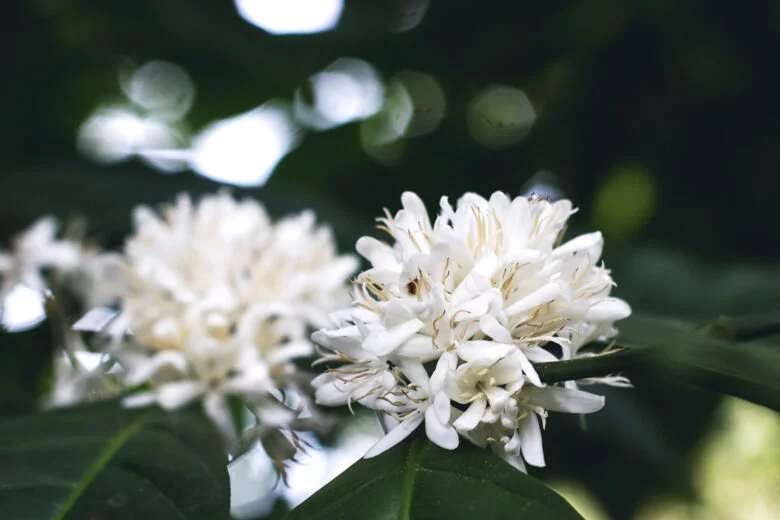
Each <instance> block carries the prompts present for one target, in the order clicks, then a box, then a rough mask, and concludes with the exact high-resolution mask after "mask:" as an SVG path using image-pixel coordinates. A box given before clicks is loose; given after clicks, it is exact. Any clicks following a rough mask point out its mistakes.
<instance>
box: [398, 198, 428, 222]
mask: <svg viewBox="0 0 780 520" xmlns="http://www.w3.org/2000/svg"><path fill="white" fill-rule="evenodd" d="M401 204H402V205H403V207H404V209H405V210H406V211H408V212H409V213H411V214H412V215H414V218H415V219H416V220H417V222H418V223H419V224H420V225H421V226H422V228H423V229H425V228H427V227H428V226H429V225H430V223H431V220H430V218H429V217H428V211H427V210H426V209H425V204H423V201H422V200H421V199H420V197H418V196H417V194H416V193H413V192H411V191H405V192H403V193H402V194H401Z"/></svg>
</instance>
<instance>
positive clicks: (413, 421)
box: [363, 412, 424, 459]
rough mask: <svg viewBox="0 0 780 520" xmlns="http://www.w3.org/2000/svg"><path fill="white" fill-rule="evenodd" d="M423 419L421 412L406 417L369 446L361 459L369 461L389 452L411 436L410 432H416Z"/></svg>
mask: <svg viewBox="0 0 780 520" xmlns="http://www.w3.org/2000/svg"><path fill="white" fill-rule="evenodd" d="M423 418H424V417H423V414H422V413H421V412H418V413H415V414H414V415H410V416H408V417H407V419H406V420H405V421H403V422H401V423H399V424H398V426H396V427H395V428H393V429H392V430H390V431H389V432H388V433H387V435H385V436H384V437H382V438H381V439H379V441H377V443H376V444H374V445H373V446H371V448H370V449H369V450H368V452H366V454H365V455H363V457H364V458H366V459H370V458H371V457H376V456H377V455H379V454H381V453H384V452H385V451H387V450H389V449H390V448H392V447H393V446H395V445H396V444H398V443H399V442H401V441H402V440H404V439H405V438H407V437H408V436H409V435H411V434H412V432H413V431H414V430H416V429H417V427H418V426H420V424H422V422H423Z"/></svg>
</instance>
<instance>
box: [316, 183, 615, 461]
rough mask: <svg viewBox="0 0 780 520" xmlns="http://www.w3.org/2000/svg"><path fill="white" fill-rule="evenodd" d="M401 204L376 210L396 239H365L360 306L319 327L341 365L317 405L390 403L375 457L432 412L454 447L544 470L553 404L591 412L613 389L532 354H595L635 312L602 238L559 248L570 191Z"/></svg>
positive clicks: (440, 435)
mask: <svg viewBox="0 0 780 520" xmlns="http://www.w3.org/2000/svg"><path fill="white" fill-rule="evenodd" d="M401 200H402V203H403V209H402V210H401V211H399V212H398V213H397V214H396V215H395V216H394V217H393V216H391V214H390V213H389V212H387V211H386V217H385V218H381V219H378V220H379V221H380V222H381V225H380V226H379V227H380V229H383V230H384V231H386V232H388V233H389V234H390V236H391V237H392V238H393V239H394V243H393V244H392V245H388V244H386V243H383V242H380V241H378V240H376V239H374V238H370V237H363V238H361V239H360V240H358V242H357V251H358V252H359V253H360V254H361V255H362V256H363V257H365V258H366V259H367V260H368V261H369V262H370V263H371V268H370V269H368V270H366V271H364V272H362V273H360V275H359V276H358V277H357V279H356V281H355V289H354V299H355V301H354V304H355V305H354V307H353V308H351V309H348V310H346V311H341V312H338V313H334V315H333V319H334V320H335V322H336V327H335V328H331V329H323V330H320V331H318V332H316V333H315V334H314V335H313V339H314V341H315V342H317V343H319V344H321V345H322V346H324V347H326V348H327V349H329V352H328V353H326V354H324V355H323V357H322V359H321V360H320V361H321V362H327V363H329V365H331V366H330V367H329V368H328V369H327V371H326V372H325V373H324V374H322V375H320V376H318V377H317V378H316V379H315V380H314V385H315V387H316V402H318V403H320V404H323V405H330V406H334V405H343V404H347V405H348V406H349V405H351V403H354V402H358V403H360V404H362V405H364V406H367V407H369V408H372V409H375V410H377V411H378V412H379V413H380V416H381V417H382V419H383V421H384V423H385V428H386V429H387V430H388V433H387V435H386V436H385V437H384V438H383V439H381V440H380V441H379V442H378V443H377V444H376V445H375V446H374V447H373V448H372V449H371V450H369V452H368V453H367V455H366V456H369V457H370V456H374V455H377V454H379V453H381V452H383V451H384V450H386V449H388V448H389V447H391V446H393V445H395V444H396V443H398V442H400V441H401V440H402V439H404V438H405V437H407V436H408V435H410V434H411V433H412V431H414V430H415V429H416V428H417V427H418V426H419V425H420V424H422V423H423V422H424V423H425V431H426V433H427V436H428V437H429V438H430V439H431V440H432V441H433V442H434V443H436V444H438V445H439V446H441V447H443V448H446V449H454V448H456V447H457V446H458V443H459V436H464V437H466V438H467V439H469V440H470V441H471V442H473V443H475V444H476V445H478V446H482V447H485V446H487V445H490V446H491V447H492V449H493V450H494V451H495V452H496V453H498V454H499V455H500V456H502V457H503V458H504V459H505V460H507V461H508V462H509V463H510V464H512V465H514V466H515V467H517V468H519V469H524V468H525V464H524V460H525V462H528V463H529V464H532V465H535V466H543V465H544V454H543V450H542V440H541V428H540V421H541V427H543V426H544V424H545V419H546V417H547V412H548V411H559V412H569V413H591V412H595V411H597V410H599V409H601V408H602V406H603V405H604V398H603V397H601V396H597V395H594V394H591V393H587V392H584V391H581V390H579V389H577V387H576V384H575V382H568V383H567V384H566V385H564V386H556V385H546V384H544V383H543V382H542V381H541V380H540V379H539V376H538V375H537V373H536V371H535V369H534V366H533V363H534V362H555V361H560V360H567V359H571V358H574V357H577V356H580V355H585V354H581V353H580V352H579V350H580V347H582V346H583V345H585V344H587V343H588V342H591V341H593V340H594V339H597V338H607V337H611V336H614V334H615V333H616V331H615V329H614V328H613V323H614V322H615V321H616V320H619V319H621V318H625V317H627V316H628V315H629V314H630V313H631V310H630V308H629V306H628V305H627V304H626V303H625V302H624V301H622V300H619V299H616V298H611V297H610V296H609V294H610V290H611V288H612V286H613V285H614V283H613V281H612V278H611V277H610V273H609V271H608V270H607V269H605V268H604V267H603V266H600V265H598V261H599V258H600V256H601V250H602V244H603V240H602V237H601V234H600V233H590V234H586V235H581V236H578V237H577V238H574V239H573V240H570V241H568V242H566V243H565V244H563V245H560V242H561V239H562V236H563V233H564V231H565V228H566V222H567V219H568V218H569V216H570V215H572V214H573V213H574V210H573V209H572V205H571V202H569V201H568V200H561V201H558V202H555V203H550V202H548V201H546V200H541V199H537V198H533V197H532V198H525V197H518V198H515V199H513V200H512V199H510V198H509V197H507V196H506V195H505V194H503V193H499V192H497V193H494V194H493V195H492V196H491V197H490V199H489V200H485V199H484V198H482V197H480V196H478V195H476V194H472V193H469V194H466V195H464V196H463V197H462V198H461V199H460V200H459V201H458V204H457V207H456V208H453V207H452V206H451V205H450V204H449V202H448V200H447V198H446V197H443V198H442V199H441V202H440V214H439V215H438V216H437V218H436V220H435V222H434V223H433V224H431V221H430V218H429V216H428V213H427V211H426V209H425V206H424V204H423V203H422V201H421V200H420V199H419V198H418V197H417V196H416V195H415V194H413V193H408V192H407V193H404V194H403V196H402V198H401ZM606 382H610V381H606ZM611 382H615V383H618V384H620V383H625V380H624V379H620V378H618V379H615V380H613V381H611Z"/></svg>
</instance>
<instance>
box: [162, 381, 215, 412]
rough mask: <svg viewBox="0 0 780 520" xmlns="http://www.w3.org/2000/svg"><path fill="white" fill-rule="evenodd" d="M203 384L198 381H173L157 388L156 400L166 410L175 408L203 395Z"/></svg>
mask: <svg viewBox="0 0 780 520" xmlns="http://www.w3.org/2000/svg"><path fill="white" fill-rule="evenodd" d="M204 392H205V385H204V384H203V383H201V382H199V381H174V382H173V383H167V384H164V385H162V386H161V387H160V388H159V389H158V390H157V402H158V403H159V405H160V406H161V407H162V408H165V409H166V410H176V409H178V408H181V407H182V406H184V405H186V404H187V403H190V402H192V401H194V400H195V399H197V398H198V397H200V396H201V395H203V393H204Z"/></svg>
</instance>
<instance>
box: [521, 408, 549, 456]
mask: <svg viewBox="0 0 780 520" xmlns="http://www.w3.org/2000/svg"><path fill="white" fill-rule="evenodd" d="M518 434H519V435H520V447H521V449H522V452H523V458H524V459H525V460H526V462H528V464H530V465H532V466H537V467H540V468H541V467H544V465H545V463H544V449H543V448H542V430H541V428H539V420H538V419H537V418H536V414H530V415H528V416H527V417H525V418H524V419H523V420H522V421H520V425H519V428H518Z"/></svg>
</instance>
